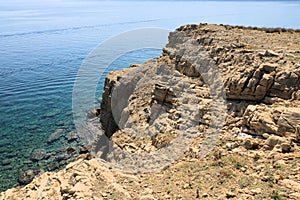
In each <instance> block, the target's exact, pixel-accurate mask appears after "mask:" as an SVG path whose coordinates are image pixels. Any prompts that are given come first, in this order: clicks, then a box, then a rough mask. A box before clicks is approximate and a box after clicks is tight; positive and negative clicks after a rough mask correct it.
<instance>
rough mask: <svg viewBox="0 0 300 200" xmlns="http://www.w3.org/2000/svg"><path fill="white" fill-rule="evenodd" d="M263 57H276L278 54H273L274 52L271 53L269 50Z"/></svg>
mask: <svg viewBox="0 0 300 200" xmlns="http://www.w3.org/2000/svg"><path fill="white" fill-rule="evenodd" d="M265 56H270V57H271V56H274V57H278V56H279V54H278V53H275V52H274V51H271V50H266V51H265Z"/></svg>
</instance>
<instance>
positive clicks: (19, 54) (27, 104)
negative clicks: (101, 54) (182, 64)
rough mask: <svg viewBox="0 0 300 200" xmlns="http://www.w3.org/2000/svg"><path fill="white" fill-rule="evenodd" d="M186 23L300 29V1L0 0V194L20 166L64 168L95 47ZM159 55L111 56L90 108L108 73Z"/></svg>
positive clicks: (151, 52)
mask: <svg viewBox="0 0 300 200" xmlns="http://www.w3.org/2000/svg"><path fill="white" fill-rule="evenodd" d="M192 23H193V24H199V23H216V24H231V25H245V26H259V27H286V28H296V29H300V1H254V0H252V1H251V0H247V1H238V0H232V1H226V0H223V1H222V0H214V1H209V0H203V1H201V0H199V1H196V0H194V1H180V0H176V1H175V0H161V1H159V0H156V1H144V0H135V1H134V0H133V1H128V0H124V1H114V0H106V1H101V0H43V1H40V0H11V1H5V0H0V191H4V190H7V189H9V188H12V187H16V186H18V185H19V182H18V180H19V177H20V174H22V173H23V172H24V171H26V170H35V171H38V172H43V171H49V170H50V171H51V170H54V169H59V168H60V167H63V165H64V164H66V163H61V161H62V160H63V159H64V158H63V156H65V154H64V153H63V152H65V151H66V150H67V151H69V153H70V152H72V151H73V150H74V149H75V150H76V148H77V146H80V145H81V143H80V141H77V140H76V142H74V140H73V139H72V138H70V137H71V136H70V133H72V132H73V131H75V125H74V116H75V115H74V111H73V109H72V108H73V107H72V97H73V90H74V83H75V81H76V78H77V75H78V71H79V69H80V67H81V66H82V63H84V61H85V60H86V59H87V58H88V57H89V55H90V53H91V52H93V50H94V49H96V48H98V47H99V45H100V46H101V44H102V43H104V42H105V41H108V40H110V39H111V38H114V37H117V36H118V35H120V34H124V33H125V32H128V31H132V30H138V29H147V28H160V29H164V30H170V31H172V30H175V29H176V28H178V27H179V26H181V25H185V24H192ZM125 45H126V43H125ZM106 48H109V47H106ZM161 52H162V49H161V48H145V49H137V50H132V51H128V52H125V53H124V54H122V55H121V56H119V57H117V58H116V59H115V60H114V61H113V62H112V63H110V65H109V66H107V68H106V69H107V70H106V71H105V72H104V74H103V75H102V76H100V79H99V81H98V87H97V90H96V94H95V105H97V103H99V102H100V101H101V95H102V88H103V82H104V79H105V75H106V74H107V73H108V72H109V71H110V70H115V69H122V68H126V67H128V66H129V65H130V64H131V63H143V62H145V61H147V60H149V59H150V58H153V57H156V56H159V55H160V54H161ZM95 67H97V65H95ZM99 67H103V66H99ZM95 105H88V106H89V107H90V108H91V109H92V108H93V107H94V106H95ZM75 114H76V113H75ZM49 137H52V139H49ZM59 162H60V163H61V165H56V163H59Z"/></svg>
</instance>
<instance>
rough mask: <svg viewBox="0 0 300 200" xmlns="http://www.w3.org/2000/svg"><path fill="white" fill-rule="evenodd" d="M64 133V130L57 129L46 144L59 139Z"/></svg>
mask: <svg viewBox="0 0 300 200" xmlns="http://www.w3.org/2000/svg"><path fill="white" fill-rule="evenodd" d="M63 133H64V129H57V130H56V131H54V132H53V133H52V134H51V135H50V136H49V138H48V140H47V142H48V143H52V142H54V141H55V140H57V139H59V138H60V137H61V136H62V135H63Z"/></svg>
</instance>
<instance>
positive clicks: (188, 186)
mask: <svg viewBox="0 0 300 200" xmlns="http://www.w3.org/2000/svg"><path fill="white" fill-rule="evenodd" d="M189 188H191V185H190V184H188V183H186V184H184V185H183V189H189Z"/></svg>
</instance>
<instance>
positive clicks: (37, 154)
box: [30, 149, 46, 161]
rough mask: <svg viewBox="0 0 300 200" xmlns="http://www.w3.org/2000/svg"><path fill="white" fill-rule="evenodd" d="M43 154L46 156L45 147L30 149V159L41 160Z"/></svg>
mask: <svg viewBox="0 0 300 200" xmlns="http://www.w3.org/2000/svg"><path fill="white" fill-rule="evenodd" d="M45 156H46V150H45V149H35V150H33V151H32V153H31V156H30V159H31V160H33V161H39V160H42V159H43V158H44V157H45Z"/></svg>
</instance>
